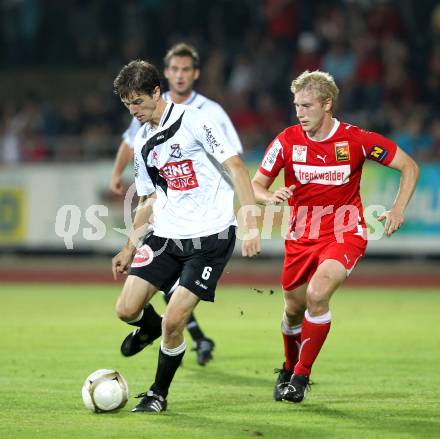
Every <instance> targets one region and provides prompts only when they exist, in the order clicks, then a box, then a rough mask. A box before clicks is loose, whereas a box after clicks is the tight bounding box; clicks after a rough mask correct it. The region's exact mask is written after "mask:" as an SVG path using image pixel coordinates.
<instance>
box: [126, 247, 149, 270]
mask: <svg viewBox="0 0 440 439" xmlns="http://www.w3.org/2000/svg"><path fill="white" fill-rule="evenodd" d="M153 258H154V253H153V250H152V249H151V247H150V246H149V245H147V244H145V245H143V246H142V247H139V248H138V249H137V251H136V254H135V255H134V258H133V262H132V263H131V266H132V267H133V268H139V267H145V266H146V265H148V264H151V262H153Z"/></svg>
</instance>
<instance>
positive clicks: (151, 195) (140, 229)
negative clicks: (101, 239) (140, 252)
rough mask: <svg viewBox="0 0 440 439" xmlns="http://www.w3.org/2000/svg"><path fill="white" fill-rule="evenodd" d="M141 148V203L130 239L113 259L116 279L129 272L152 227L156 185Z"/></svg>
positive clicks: (138, 171)
mask: <svg viewBox="0 0 440 439" xmlns="http://www.w3.org/2000/svg"><path fill="white" fill-rule="evenodd" d="M135 145H136V142H135ZM140 149H141V148H140ZM140 149H139V148H138V149H135V152H134V169H135V174H134V175H135V183H136V191H137V194H138V195H139V203H138V207H137V208H136V213H135V216H134V219H133V226H132V230H131V232H130V235H129V237H128V241H127V243H126V244H125V245H124V247H123V248H122V250H121V251H120V252H119V253H118V254H117V255H116V256H115V257H114V258H113V259H112V271H113V277H114V279H116V278H117V275H118V273H124V274H126V273H127V272H128V268H129V266H130V264H131V261H132V260H133V257H134V254H135V252H136V249H137V247H138V244H139V242H140V241H141V240H142V239H143V237H144V236H145V234H146V233H147V231H148V229H149V228H150V224H151V221H150V220H151V218H152V214H153V204H154V201H155V200H156V191H155V187H154V185H153V182H152V181H151V179H150V177H149V175H148V172H147V168H146V166H145V162H144V159H143V157H142V154H141V151H140Z"/></svg>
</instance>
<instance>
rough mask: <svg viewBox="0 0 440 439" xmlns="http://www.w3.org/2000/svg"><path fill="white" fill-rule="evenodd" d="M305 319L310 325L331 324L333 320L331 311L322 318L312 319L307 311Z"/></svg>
mask: <svg viewBox="0 0 440 439" xmlns="http://www.w3.org/2000/svg"><path fill="white" fill-rule="evenodd" d="M304 317H305V318H306V320H307V321H308V322H310V323H317V324H323V323H329V322H331V320H332V313H331V311H328V312H326V313H325V314H323V315H322V316H315V317H312V316H311V315H310V314H309V311H308V310H306V312H305V313H304Z"/></svg>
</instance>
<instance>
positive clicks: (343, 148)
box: [335, 142, 350, 162]
mask: <svg viewBox="0 0 440 439" xmlns="http://www.w3.org/2000/svg"><path fill="white" fill-rule="evenodd" d="M335 153H336V160H337V161H338V162H343V161H346V160H350V146H349V144H348V142H336V143H335Z"/></svg>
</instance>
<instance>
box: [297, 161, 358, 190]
mask: <svg viewBox="0 0 440 439" xmlns="http://www.w3.org/2000/svg"><path fill="white" fill-rule="evenodd" d="M293 170H294V172H295V177H296V178H297V179H298V181H299V182H300V183H302V184H307V183H315V184H325V185H332V186H340V185H341V184H345V183H347V182H348V181H349V177H350V165H339V166H309V165H297V164H294V165H293Z"/></svg>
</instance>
